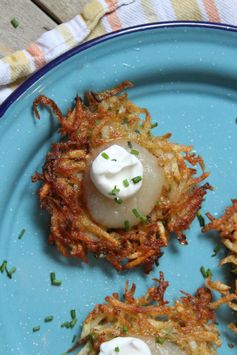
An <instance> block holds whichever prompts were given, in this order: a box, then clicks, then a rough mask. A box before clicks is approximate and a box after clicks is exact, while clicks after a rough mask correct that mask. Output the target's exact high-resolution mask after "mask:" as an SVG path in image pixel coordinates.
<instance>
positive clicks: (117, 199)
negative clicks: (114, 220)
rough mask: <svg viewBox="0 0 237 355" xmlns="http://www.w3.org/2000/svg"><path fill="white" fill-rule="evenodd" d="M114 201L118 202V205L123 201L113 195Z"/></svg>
mask: <svg viewBox="0 0 237 355" xmlns="http://www.w3.org/2000/svg"><path fill="white" fill-rule="evenodd" d="M114 202H116V203H118V204H119V205H121V204H122V203H123V200H122V199H121V198H120V197H115V198H114Z"/></svg>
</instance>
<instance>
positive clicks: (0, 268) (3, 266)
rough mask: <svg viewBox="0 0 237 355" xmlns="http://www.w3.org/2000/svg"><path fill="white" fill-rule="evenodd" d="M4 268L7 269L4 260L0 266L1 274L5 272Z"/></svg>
mask: <svg viewBox="0 0 237 355" xmlns="http://www.w3.org/2000/svg"><path fill="white" fill-rule="evenodd" d="M6 267H7V261H6V260H4V261H3V262H2V265H1V266H0V271H1V273H3V272H4V271H5V270H6Z"/></svg>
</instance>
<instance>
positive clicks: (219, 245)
mask: <svg viewBox="0 0 237 355" xmlns="http://www.w3.org/2000/svg"><path fill="white" fill-rule="evenodd" d="M220 250H221V244H217V245H216V246H215V248H214V249H213V254H212V257H213V256H216V255H217V254H218V253H219V251H220Z"/></svg>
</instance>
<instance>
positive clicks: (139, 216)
mask: <svg viewBox="0 0 237 355" xmlns="http://www.w3.org/2000/svg"><path fill="white" fill-rule="evenodd" d="M132 213H133V214H134V216H135V217H137V218H139V219H140V221H141V222H143V223H145V222H146V221H147V217H146V216H144V215H142V214H141V213H140V212H139V211H138V210H137V209H136V208H133V209H132Z"/></svg>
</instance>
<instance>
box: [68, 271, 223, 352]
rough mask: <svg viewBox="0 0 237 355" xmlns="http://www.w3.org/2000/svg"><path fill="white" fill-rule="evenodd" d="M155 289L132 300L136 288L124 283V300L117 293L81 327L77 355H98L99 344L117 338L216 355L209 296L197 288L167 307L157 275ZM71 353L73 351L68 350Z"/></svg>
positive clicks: (163, 284) (216, 339) (217, 342)
mask: <svg viewBox="0 0 237 355" xmlns="http://www.w3.org/2000/svg"><path fill="white" fill-rule="evenodd" d="M155 281H156V283H157V285H156V286H154V287H151V288H149V289H148V290H147V292H146V294H145V295H144V296H142V297H139V298H135V296H134V294H135V290H136V286H135V284H133V285H132V287H131V288H129V285H128V282H127V283H126V287H125V293H124V297H123V298H122V299H120V297H119V295H118V293H114V294H113V295H112V296H107V297H106V298H105V300H106V303H105V304H98V305H96V306H95V308H94V310H93V311H92V312H91V313H90V314H89V316H88V317H87V318H86V320H85V321H84V324H83V328H82V333H81V336H80V339H79V341H78V342H77V344H76V346H74V347H73V349H75V348H76V347H78V346H79V345H84V346H83V348H82V350H81V351H80V352H79V355H97V354H98V353H99V348H100V344H101V343H103V342H105V341H108V340H111V339H113V338H115V337H118V336H133V337H138V338H139V337H140V338H141V339H146V338H147V337H148V338H149V339H153V341H154V342H157V343H160V344H164V345H165V344H166V343H168V342H169V343H173V344H176V346H178V348H179V349H181V350H183V351H184V353H186V354H195V355H208V354H216V348H217V347H219V346H220V345H221V340H220V338H219V333H218V331H217V328H216V325H215V315H214V311H213V310H212V309H210V305H211V292H210V291H209V290H208V289H207V288H199V289H198V290H197V292H196V295H195V296H192V295H190V294H187V293H185V292H182V293H183V294H184V296H183V297H181V298H180V299H178V300H176V301H175V302H174V305H172V306H170V305H168V302H167V301H165V299H164V293H165V291H166V288H167V287H168V282H166V281H165V280H164V276H163V273H162V272H160V279H155ZM71 350H72V349H71Z"/></svg>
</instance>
